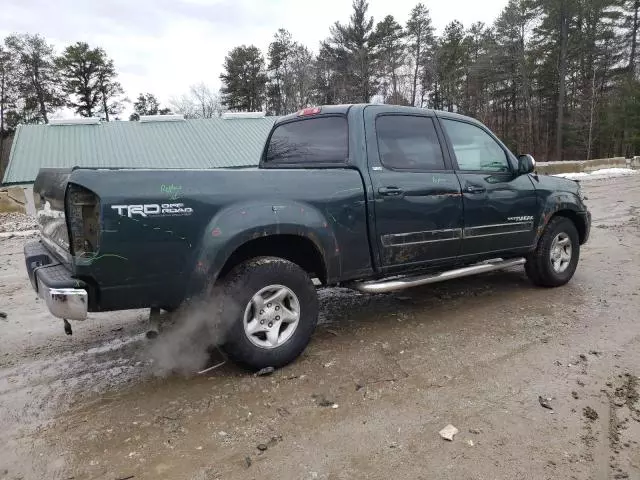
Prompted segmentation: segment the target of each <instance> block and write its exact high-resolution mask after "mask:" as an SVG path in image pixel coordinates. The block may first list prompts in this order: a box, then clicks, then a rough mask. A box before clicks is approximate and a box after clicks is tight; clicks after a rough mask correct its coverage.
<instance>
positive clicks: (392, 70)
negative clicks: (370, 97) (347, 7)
mask: <svg viewBox="0 0 640 480" xmlns="http://www.w3.org/2000/svg"><path fill="white" fill-rule="evenodd" d="M404 40H405V32H404V30H403V29H402V27H401V26H400V25H399V24H398V22H396V21H395V19H394V18H393V16H391V15H387V16H386V17H385V19H384V20H382V21H381V22H379V23H378V24H377V25H376V29H375V31H374V33H373V35H372V43H373V44H374V45H375V46H376V50H375V58H376V60H377V67H378V69H377V70H378V79H377V80H378V84H379V85H380V94H381V95H382V97H383V99H384V102H385V103H392V104H395V105H407V104H409V101H408V100H407V99H406V98H404V97H403V95H402V94H401V92H400V89H401V86H400V81H401V80H400V78H399V76H400V69H401V67H402V66H403V64H404V63H405V60H406V45H405V43H404Z"/></svg>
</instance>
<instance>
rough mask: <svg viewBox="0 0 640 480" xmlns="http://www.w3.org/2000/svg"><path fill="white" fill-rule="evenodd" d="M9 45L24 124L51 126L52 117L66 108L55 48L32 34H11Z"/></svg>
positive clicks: (7, 40) (7, 44) (6, 43)
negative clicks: (56, 111)
mask: <svg viewBox="0 0 640 480" xmlns="http://www.w3.org/2000/svg"><path fill="white" fill-rule="evenodd" d="M5 45H6V47H7V50H8V51H9V53H10V55H11V57H12V58H13V59H14V62H15V65H16V70H15V72H16V73H15V76H16V79H15V82H16V83H15V85H16V89H17V92H18V96H19V99H20V103H21V113H20V117H21V119H22V121H24V122H27V123H30V122H44V123H48V122H49V114H51V113H52V112H54V111H55V110H57V109H58V108H59V107H62V106H63V105H64V97H63V95H62V92H61V91H60V89H59V85H60V78H59V74H58V70H57V67H56V63H55V56H54V49H53V46H52V45H50V44H48V43H47V42H46V40H45V39H44V38H43V37H41V36H40V35H30V34H18V35H10V36H8V37H7V38H6V39H5Z"/></svg>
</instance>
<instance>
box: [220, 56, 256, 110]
mask: <svg viewBox="0 0 640 480" xmlns="http://www.w3.org/2000/svg"><path fill="white" fill-rule="evenodd" d="M264 68H265V66H264V58H263V56H262V53H260V50H259V49H258V48H257V47H255V46H253V45H251V46H248V47H247V46H245V45H242V46H240V47H236V48H234V49H233V50H231V52H229V54H228V55H227V56H226V57H225V59H224V73H222V74H221V75H220V79H221V80H222V83H223V87H222V95H223V100H222V102H223V104H224V105H226V106H227V107H228V108H229V109H230V110H236V111H258V110H262V108H263V106H264V100H265V88H266V83H267V75H266V73H265V69H264Z"/></svg>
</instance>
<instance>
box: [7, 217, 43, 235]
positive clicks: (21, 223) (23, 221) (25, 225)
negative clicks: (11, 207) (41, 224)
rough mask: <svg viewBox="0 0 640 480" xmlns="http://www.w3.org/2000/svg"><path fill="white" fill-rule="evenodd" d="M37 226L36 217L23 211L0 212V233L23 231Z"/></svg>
mask: <svg viewBox="0 0 640 480" xmlns="http://www.w3.org/2000/svg"><path fill="white" fill-rule="evenodd" d="M37 228H38V223H37V222H36V219H35V218H34V217H31V216H29V215H27V214H25V213H17V212H9V213H5V212H0V233H8V232H25V231H28V230H35V229H37Z"/></svg>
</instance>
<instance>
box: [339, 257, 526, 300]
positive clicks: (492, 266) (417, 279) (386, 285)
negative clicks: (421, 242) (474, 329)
mask: <svg viewBox="0 0 640 480" xmlns="http://www.w3.org/2000/svg"><path fill="white" fill-rule="evenodd" d="M524 263H526V260H525V259H524V258H513V259H509V260H502V259H498V260H492V261H488V262H483V263H479V264H476V265H471V266H470V267H463V268H456V269H455V270H448V271H446V272H440V273H434V274H429V275H417V276H413V277H401V278H394V279H391V280H385V279H383V280H375V281H370V282H354V283H352V284H351V285H349V286H350V287H351V288H355V289H356V290H359V291H361V292H364V293H388V292H394V291H396V290H402V289H405V288H409V287H417V286H420V285H426V284H428V283H437V282H444V281H445V280H451V279H453V278H461V277H468V276H470V275H477V274H478V273H486V272H491V271H493V270H501V269H503V268H509V267H515V266H517V265H523V264H524Z"/></svg>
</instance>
